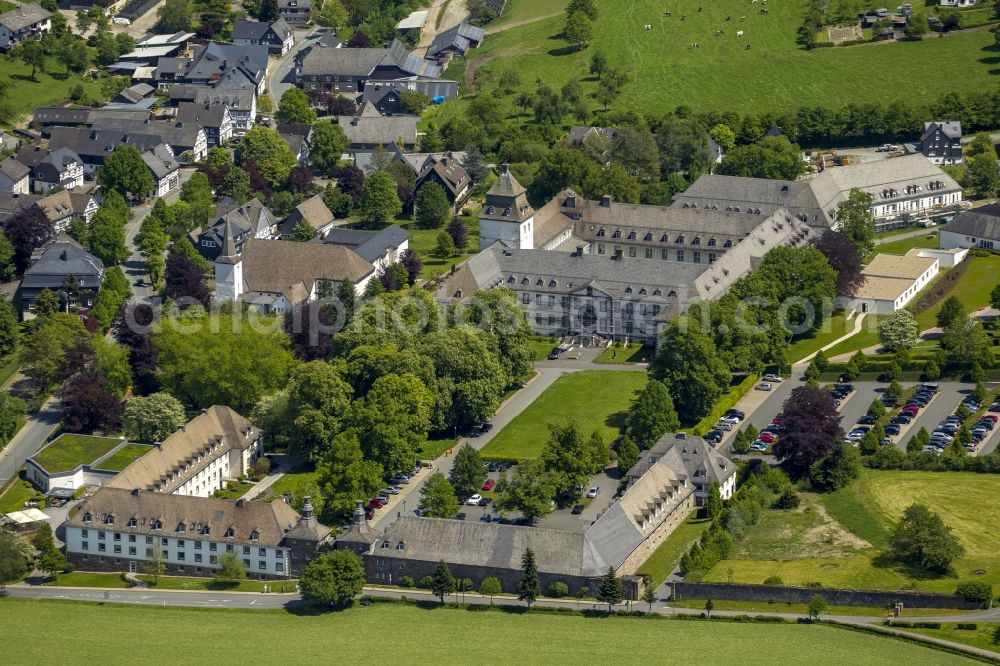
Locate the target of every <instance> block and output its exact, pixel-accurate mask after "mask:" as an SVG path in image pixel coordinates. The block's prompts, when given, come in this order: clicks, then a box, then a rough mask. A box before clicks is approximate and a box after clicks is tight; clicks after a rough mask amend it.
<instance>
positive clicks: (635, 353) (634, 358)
mask: <svg viewBox="0 0 1000 666" xmlns="http://www.w3.org/2000/svg"><path fill="white" fill-rule="evenodd" d="M655 353H656V350H655V349H653V348H652V347H647V346H645V345H641V344H639V343H637V342H630V343H629V344H628V345H627V346H626V347H624V348H622V347H620V346H618V345H611V346H610V347H608V348H607V349H605V350H604V351H602V352H601V355H600V356H598V357H597V360H596V362H597V363H611V364H613V363H645V362H647V361H649V360H650V359H652V358H653V354H655Z"/></svg>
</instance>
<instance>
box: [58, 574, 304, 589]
mask: <svg viewBox="0 0 1000 666" xmlns="http://www.w3.org/2000/svg"><path fill="white" fill-rule="evenodd" d="M136 577H137V578H138V579H139V580H142V581H145V582H146V583H148V584H149V586H150V587H151V588H153V589H157V590H225V591H227V592H263V591H264V585H265V584H268V585H270V586H271V587H272V588H275V589H278V588H279V587H280V586H281V585H285V586H286V588H285V589H286V590H289V591H292V590H294V589H295V581H291V582H288V581H285V582H276V581H262V580H244V581H240V583H239V584H237V585H232V586H230V585H225V586H220V585H217V584H216V583H215V581H214V580H213V579H211V578H183V577H181V576H160V577H159V578H158V579H157V581H156V585H155V586H154V585H153V577H152V576H147V575H145V574H140V575H138V576H136ZM55 584H56V585H61V586H64V587H111V588H124V587H125V581H123V580H122V578H121V575H120V574H116V573H97V572H90V571H74V572H72V573H68V574H60V575H59V580H58V581H57V582H56V583H55Z"/></svg>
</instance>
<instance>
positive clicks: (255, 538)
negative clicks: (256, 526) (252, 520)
mask: <svg viewBox="0 0 1000 666" xmlns="http://www.w3.org/2000/svg"><path fill="white" fill-rule="evenodd" d="M250 541H260V532H258V531H257V530H254V531H253V532H251V533H250Z"/></svg>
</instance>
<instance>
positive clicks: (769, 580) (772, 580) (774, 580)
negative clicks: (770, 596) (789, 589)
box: [764, 576, 785, 585]
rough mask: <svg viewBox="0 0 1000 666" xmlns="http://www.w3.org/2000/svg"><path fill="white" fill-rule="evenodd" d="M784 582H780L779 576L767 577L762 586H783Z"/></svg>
mask: <svg viewBox="0 0 1000 666" xmlns="http://www.w3.org/2000/svg"><path fill="white" fill-rule="evenodd" d="M784 584H785V581H783V580H781V576H768V577H767V578H765V579H764V585H784Z"/></svg>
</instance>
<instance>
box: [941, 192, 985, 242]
mask: <svg viewBox="0 0 1000 666" xmlns="http://www.w3.org/2000/svg"><path fill="white" fill-rule="evenodd" d="M939 245H940V247H942V248H960V247H963V248H972V247H981V248H983V249H985V250H998V249H1000V204H997V203H991V204H987V205H985V206H979V207H978V208H972V209H970V210H965V211H962V212H961V213H959V214H958V215H956V216H955V217H954V218H952V220H951V222H949V223H948V224H946V225H945V226H943V227H941V236H940V240H939Z"/></svg>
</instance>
